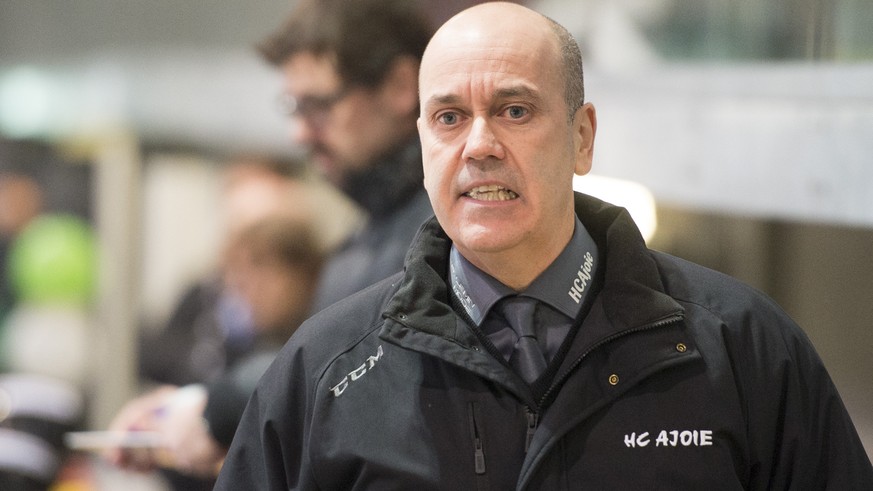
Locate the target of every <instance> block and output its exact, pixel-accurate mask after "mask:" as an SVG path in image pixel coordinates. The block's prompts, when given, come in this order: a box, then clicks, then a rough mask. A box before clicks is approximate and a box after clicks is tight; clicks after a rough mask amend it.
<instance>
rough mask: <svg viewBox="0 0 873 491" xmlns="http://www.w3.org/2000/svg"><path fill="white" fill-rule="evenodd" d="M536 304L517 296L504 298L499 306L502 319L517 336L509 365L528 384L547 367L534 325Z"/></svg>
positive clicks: (528, 298)
mask: <svg viewBox="0 0 873 491" xmlns="http://www.w3.org/2000/svg"><path fill="white" fill-rule="evenodd" d="M536 304H537V300H535V299H533V298H530V297H519V296H511V297H506V298H504V299H503V300H501V301H500V304H499V308H500V311H501V313H502V314H503V317H504V318H506V321H507V322H508V323H509V325H510V326H511V327H512V328H513V329H514V330H515V332H516V333H517V334H518V341H517V342H516V344H515V348H514V350H513V352H512V355H511V356H510V357H509V364H510V365H511V366H512V368H513V369H515V371H516V373H518V374H519V375H520V376H521V378H522V379H524V381H525V382H527V383H529V384H530V383H532V382H533V381H535V380H536V379H537V378H539V376H540V375H542V373H543V372H544V371H545V370H546V366H547V363H546V357H545V355H543V350H542V349H541V348H540V345H539V342H538V341H537V335H536V327H535V325H534V310H535V309H536Z"/></svg>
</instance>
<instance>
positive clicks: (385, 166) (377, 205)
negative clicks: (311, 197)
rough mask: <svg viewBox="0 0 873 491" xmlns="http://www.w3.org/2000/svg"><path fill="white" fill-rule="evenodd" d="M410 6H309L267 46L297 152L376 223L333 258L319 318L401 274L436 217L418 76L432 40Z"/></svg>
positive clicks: (389, 1)
mask: <svg viewBox="0 0 873 491" xmlns="http://www.w3.org/2000/svg"><path fill="white" fill-rule="evenodd" d="M417 7H418V4H417V2H414V1H410V0H358V1H355V2H348V1H342V0H321V1H318V0H302V1H301V2H299V3H298V4H297V5H296V6H295V8H294V10H293V11H292V12H291V15H290V17H289V18H288V19H287V21H286V22H285V24H284V25H283V26H282V27H281V28H280V29H279V30H278V31H277V32H275V33H274V34H273V35H271V36H270V37H268V38H267V40H266V41H265V42H263V43H262V44H261V46H260V47H259V48H260V51H261V54H262V55H263V56H264V58H266V60H267V61H269V62H270V63H271V64H273V65H275V66H276V67H277V68H279V69H280V70H281V71H282V73H283V75H284V81H285V83H284V93H283V94H282V97H281V102H282V106H283V109H284V110H285V111H286V112H287V114H288V116H289V117H290V119H291V136H292V139H293V141H294V143H296V144H298V145H301V146H302V147H304V148H305V149H307V150H308V151H309V154H310V160H311V161H312V163H313V164H314V165H315V166H316V167H317V168H318V169H319V170H320V171H321V173H322V174H323V175H324V176H325V177H326V178H327V179H328V180H329V181H330V182H331V183H333V184H334V185H335V186H336V187H337V188H339V189H340V190H341V191H342V192H343V193H345V194H346V195H347V196H348V197H350V198H351V199H352V200H353V201H354V202H356V203H357V204H358V205H360V207H361V208H362V209H363V210H364V211H365V212H366V213H367V215H368V218H367V221H366V222H365V223H364V224H363V225H362V226H361V228H360V229H359V230H358V231H357V232H356V233H355V234H354V235H353V236H352V238H351V239H350V240H349V241H348V242H347V243H346V244H345V245H344V246H343V247H342V248H341V249H340V250H339V251H338V253H337V254H336V255H334V256H333V258H332V260H331V261H330V262H329V264H328V265H327V268H326V270H325V272H324V273H323V275H322V278H321V281H320V283H319V291H318V292H317V295H316V300H315V305H314V311H318V310H320V309H322V308H323V307H326V306H327V305H330V304H331V303H333V302H334V301H336V300H339V299H341V298H343V297H345V296H348V295H349V294H351V293H354V292H355V291H357V290H360V289H361V288H363V287H365V286H368V285H370V284H372V283H375V282H376V281H377V280H380V279H382V278H384V277H387V276H388V275H390V274H392V273H394V272H396V271H398V270H400V268H401V267H402V263H403V257H404V254H405V252H406V249H407V247H408V246H409V243H410V241H411V240H412V237H413V235H414V234H415V231H416V230H417V228H418V226H419V225H420V224H421V222H423V221H424V219H426V218H427V217H428V216H430V215H431V214H432V211H431V207H430V203H429V201H428V198H427V195H426V194H425V192H424V188H423V187H422V179H423V174H422V166H421V146H420V143H419V141H418V133H417V131H416V118H417V117H418V66H419V61H420V59H421V55H422V53H423V51H424V47H425V45H426V44H427V42H428V40H429V39H430V36H431V34H432V29H431V26H430V22H429V21H428V18H427V17H426V16H425V15H424V14H423V13H422V12H421V11H420V10H419V9H418V8H417Z"/></svg>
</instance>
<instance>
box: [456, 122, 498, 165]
mask: <svg viewBox="0 0 873 491" xmlns="http://www.w3.org/2000/svg"><path fill="white" fill-rule="evenodd" d="M503 154H504V149H503V145H502V144H501V143H500V141H499V140H498V138H497V135H495V134H494V131H493V130H492V128H491V124H490V123H489V121H488V120H487V119H486V118H484V117H481V116H480V117H475V118H473V121H472V123H471V125H470V132H469V133H468V134H467V141H466V143H465V145H464V152H463V154H462V157H463V158H464V159H472V160H486V159H489V158H493V159H498V160H500V159H503V158H504V155H503Z"/></svg>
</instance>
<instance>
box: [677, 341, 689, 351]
mask: <svg viewBox="0 0 873 491" xmlns="http://www.w3.org/2000/svg"><path fill="white" fill-rule="evenodd" d="M676 351H678V352H680V353H685V352H686V351H688V346H685V343H679V344H677V345H676Z"/></svg>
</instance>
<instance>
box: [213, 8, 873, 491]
mask: <svg viewBox="0 0 873 491" xmlns="http://www.w3.org/2000/svg"><path fill="white" fill-rule="evenodd" d="M419 86H420V102H421V104H420V108H421V109H420V111H421V112H420V116H419V119H418V129H419V133H420V137H421V143H422V152H423V163H424V174H425V178H424V183H425V188H426V189H427V192H428V195H429V198H430V201H431V204H432V205H433V209H434V211H435V215H436V216H435V218H433V219H431V220H429V221H427V222H426V223H424V224H423V225H422V228H421V229H420V231H419V234H418V236H417V238H416V240H415V241H414V242H413V244H412V246H411V249H410V251H409V253H408V255H407V259H406V265H405V268H404V271H403V272H400V273H398V274H397V275H395V276H393V277H391V278H389V279H387V280H386V281H384V282H381V283H379V284H377V285H375V286H374V287H372V288H370V289H368V290H365V291H363V292H361V293H359V294H357V295H355V296H353V297H350V298H348V299H346V300H344V301H342V302H340V303H338V304H336V305H334V306H333V307H331V308H329V309H327V310H325V311H322V312H321V313H319V314H317V315H316V316H315V317H313V318H312V319H310V320H309V321H307V322H306V323H305V324H304V325H303V326H302V327H301V328H300V329H299V330H298V331H297V334H295V336H294V337H293V338H292V339H291V340H290V341H289V343H288V344H287V345H286V347H285V349H284V350H283V352H282V354H281V355H280V356H279V357H278V359H277V361H276V362H275V363H274V365H273V366H272V367H271V368H270V370H269V371H268V373H267V374H266V375H265V377H264V378H263V379H262V380H261V382H260V384H259V387H258V389H257V391H256V393H255V394H254V396H253V398H252V399H251V400H250V402H249V406H248V408H247V410H246V415H245V417H244V422H243V423H242V425H241V427H240V430H239V431H238V432H237V435H236V437H235V439H234V442H233V444H232V446H231V449H230V453H229V454H228V458H227V461H226V463H225V466H224V468H223V469H222V473H221V476H220V478H219V482H218V486H217V489H226V490H231V489H259V490H260V489H263V490H268V489H269V490H280V489H283V490H284V489H307V490H309V489H311V490H315V489H319V490H334V489H337V490H339V489H380V490H381V489H403V490H431V489H434V490H435V489H445V490H474V489H480V490H481V489H494V490H511V489H519V490H521V489H536V490H558V489H743V488H745V489H762V490H763V489H787V488H804V489H805V488H807V487H809V488H811V489H824V488H833V489H873V470H871V467H870V462H869V459H867V457H866V455H865V453H864V450H863V448H862V447H861V444H860V441H859V438H858V436H857V434H856V432H855V429H854V427H853V425H852V422H851V421H850V420H849V417H848V415H847V413H846V411H845V409H844V407H843V404H842V402H841V401H840V398H839V396H838V394H837V393H836V390H835V389H834V386H833V384H832V383H831V381H830V379H829V378H828V375H827V373H826V371H825V370H824V368H823V366H822V364H821V362H820V361H819V359H818V357H817V356H816V355H815V352H814V350H813V349H812V347H811V346H810V344H809V342H808V341H807V339H806V338H805V337H804V335H803V333H802V332H801V331H800V329H799V328H798V327H797V326H796V325H795V324H794V323H793V322H792V321H791V320H790V319H788V318H787V317H786V316H785V314H784V313H783V312H782V311H781V310H780V309H779V308H778V307H776V306H775V305H774V304H773V302H772V301H770V300H769V299H767V298H765V297H764V296H762V295H761V294H760V293H758V292H756V291H753V290H752V289H750V288H748V287H746V286H743V285H741V284H740V283H738V282H736V281H735V280H732V279H730V278H728V277H725V276H723V275H720V274H718V273H715V272H712V271H709V270H706V269H704V268H701V267H699V266H696V265H693V264H690V263H688V262H685V261H682V260H679V259H677V258H674V257H671V256H668V255H665V254H662V253H658V252H654V251H651V250H648V249H647V248H646V246H645V243H644V242H643V239H642V237H641V236H640V233H639V231H638V230H637V228H636V226H635V225H634V223H633V221H632V220H631V218H630V216H629V215H628V214H627V212H626V211H625V210H623V209H621V208H617V207H614V206H612V205H609V204H607V203H604V202H602V201H598V200H596V199H594V198H591V197H588V196H584V195H578V194H574V193H573V190H572V186H571V181H572V177H573V175H574V173H575V174H585V173H587V172H588V170H589V169H590V168H591V163H592V151H593V143H594V135H595V131H596V127H597V125H596V116H595V111H594V108H593V106H591V104H588V103H585V102H584V97H583V88H582V61H581V56H580V54H579V49H578V47H577V46H576V43H575V42H574V41H573V38H572V37H571V36H570V35H569V34H568V33H567V31H566V30H565V29H563V28H562V27H560V26H559V25H557V24H555V23H554V22H552V21H550V20H549V19H547V18H545V17H543V16H541V15H539V14H537V13H536V12H533V11H531V10H529V9H527V8H525V7H522V6H519V5H516V4H511V3H498V2H495V3H486V4H481V5H478V6H475V7H472V8H470V9H468V10H465V11H464V12H462V13H460V14H458V15H457V16H455V17H454V18H452V19H450V20H449V21H448V22H447V23H446V24H445V25H444V26H443V27H442V28H440V30H439V31H438V32H437V33H436V34H435V36H434V37H433V39H432V40H431V42H430V44H429V45H428V48H427V50H426V51H425V54H424V58H423V60H422V64H421V71H420V80H419Z"/></svg>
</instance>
